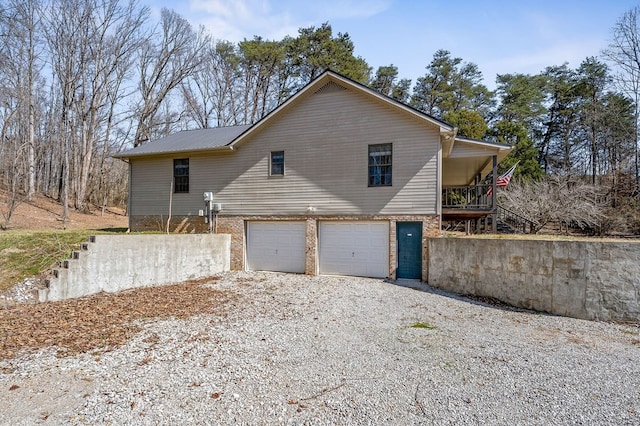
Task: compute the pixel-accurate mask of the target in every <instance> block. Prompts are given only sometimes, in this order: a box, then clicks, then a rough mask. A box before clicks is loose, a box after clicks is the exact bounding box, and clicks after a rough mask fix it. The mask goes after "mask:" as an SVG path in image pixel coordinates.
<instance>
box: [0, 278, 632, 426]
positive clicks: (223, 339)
mask: <svg viewBox="0 0 640 426" xmlns="http://www.w3.org/2000/svg"><path fill="white" fill-rule="evenodd" d="M0 323H2V324H4V325H3V328H2V329H0V334H2V338H0V342H5V343H3V344H4V346H3V350H2V352H0V406H2V407H3V409H2V410H0V424H13V425H23V424H24V425H27V424H40V423H50V424H255V425H267V424H268V425H272V424H282V425H284V424H344V425H349V424H391V425H394V424H398V425H399V424H443V425H445V424H450V425H453V424H492V425H512V424H519V425H540V424H556V425H574V424H599V425H637V424H639V423H640V418H639V417H638V416H639V415H640V413H639V412H640V397H639V394H638V388H639V387H640V336H639V333H638V331H639V330H638V327H636V326H635V325H625V324H612V323H603V322H592V321H582V320H576V319H572V318H562V317H557V316H551V315H543V314H540V313H536V312H531V311H525V310H519V309H513V308H509V307H496V306H491V305H486V304H483V303H478V302H477V301H473V300H469V299H466V298H463V297H460V296H457V295H454V294H450V293H445V292H441V291H438V290H436V289H432V288H430V287H428V286H426V285H424V284H421V283H419V282H417V281H398V282H389V281H385V280H380V279H367V278H357V277H326V276H307V275H300V274H278V273H261V272H251V273H249V272H230V273H225V274H222V275H221V276H219V277H217V278H215V279H210V280H206V279H205V280H200V281H197V282H189V283H185V284H178V285H176V286H168V287H157V288H153V289H138V290H131V291H126V292H122V293H119V294H114V295H106V294H102V295H96V296H92V297H87V298H82V299H77V300H73V301H64V302H54V303H47V304H42V305H32V306H23V307H17V308H12V309H8V310H5V311H0ZM20 340H21V341H22V343H20ZM54 343H57V347H56V346H54V345H53V344H54Z"/></svg>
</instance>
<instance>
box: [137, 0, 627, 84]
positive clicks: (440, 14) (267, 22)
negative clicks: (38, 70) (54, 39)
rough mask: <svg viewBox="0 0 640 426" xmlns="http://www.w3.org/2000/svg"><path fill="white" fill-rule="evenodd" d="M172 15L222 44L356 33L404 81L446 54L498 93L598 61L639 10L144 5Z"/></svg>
mask: <svg viewBox="0 0 640 426" xmlns="http://www.w3.org/2000/svg"><path fill="white" fill-rule="evenodd" d="M141 3H143V4H147V5H148V6H150V7H151V8H152V11H153V13H158V12H159V10H160V8H161V7H169V8H172V9H174V10H176V11H177V12H178V13H180V14H181V15H183V16H184V17H186V18H187V19H188V20H189V21H190V22H191V23H193V24H195V25H204V26H205V27H206V28H207V30H208V31H209V32H210V33H211V34H212V35H213V36H214V37H215V38H217V39H223V40H229V41H234V42H237V41H241V40H242V39H244V38H252V37H253V36H254V35H260V36H262V37H263V38H267V39H276V40H279V39H281V38H282V37H284V36H285V35H291V36H294V37H295V36H296V35H297V30H298V28H300V27H308V26H311V25H314V26H319V25H321V24H322V23H323V22H327V21H328V22H329V23H330V24H331V26H332V27H333V30H334V33H337V32H343V33H345V32H346V33H349V35H350V36H351V39H352V40H353V42H354V45H355V54H356V55H358V56H362V57H363V58H364V59H365V60H366V61H367V62H368V63H369V65H370V66H372V67H373V68H374V70H375V69H376V68H377V67H378V66H381V65H389V64H394V65H396V66H397V67H398V70H399V74H400V76H401V77H406V78H411V79H412V80H413V81H415V79H416V78H417V77H420V76H422V75H424V73H425V66H426V65H427V64H428V63H429V62H430V61H431V59H432V57H433V53H434V52H435V51H436V50H438V49H446V50H449V51H450V52H451V53H452V54H453V55H454V56H456V57H460V58H462V59H463V60H464V61H466V62H473V63H475V64H477V65H478V67H479V68H480V70H481V71H482V73H483V76H484V83H485V84H486V85H487V86H488V87H489V88H494V87H495V76H496V74H507V73H516V72H519V73H526V74H535V73H538V72H540V71H542V70H543V69H544V68H545V67H547V66H551V65H561V64H563V63H564V62H568V63H569V65H570V66H571V67H577V66H578V65H579V64H580V62H582V60H584V59H585V58H586V57H588V56H597V55H599V54H600V52H601V50H602V49H603V48H605V47H606V46H607V44H608V41H609V39H610V37H611V29H612V28H613V26H614V24H615V23H616V21H617V20H618V19H619V18H620V17H621V16H622V15H623V14H624V13H625V12H626V11H628V10H630V9H631V8H633V7H635V6H640V2H639V1H638V0H636V1H631V0H609V1H595V0H582V1H578V0H576V1H574V0H555V1H550V0H539V1H532V0H504V1H503V0H495V1H481V0H478V1H472V0H464V1H463V0H460V1H456V0H448V1H447V0H438V1H436V0H414V1H410V0H342V1H339V0H315V1H314V0H298V1H296V0H188V1H176V0H141Z"/></svg>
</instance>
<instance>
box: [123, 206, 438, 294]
mask: <svg viewBox="0 0 640 426" xmlns="http://www.w3.org/2000/svg"><path fill="white" fill-rule="evenodd" d="M260 220H262V221H265V220H271V221H301V220H304V221H306V240H307V241H306V246H307V248H306V261H305V273H306V274H308V275H315V274H317V273H318V252H317V250H318V222H319V221H339V220H343V221H368V220H386V221H388V222H389V278H391V279H395V278H396V250H397V247H396V223H397V222H422V280H423V281H426V280H427V277H428V274H429V269H428V268H429V248H428V239H429V238H437V237H440V236H441V232H440V217H439V216H438V215H412V216H403V215H393V216H391V215H358V216H351V215H349V216H225V215H220V216H218V218H217V220H215V221H214V224H213V226H212V227H213V228H215V232H217V233H219V234H230V235H231V269H232V270H244V268H245V262H244V258H245V254H244V248H245V223H246V222H247V221H260ZM129 226H130V227H131V230H132V231H164V230H166V226H167V217H164V218H163V217H162V216H132V217H131V218H130V219H129ZM169 230H170V232H179V233H184V232H187V233H201V232H208V231H209V225H208V224H206V223H205V222H204V218H203V217H200V216H173V217H172V218H171V222H170V224H169Z"/></svg>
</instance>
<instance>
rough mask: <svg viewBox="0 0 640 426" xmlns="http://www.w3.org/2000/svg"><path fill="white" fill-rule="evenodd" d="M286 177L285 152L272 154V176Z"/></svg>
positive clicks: (273, 152)
mask: <svg viewBox="0 0 640 426" xmlns="http://www.w3.org/2000/svg"><path fill="white" fill-rule="evenodd" d="M278 175H284V151H272V152H271V176H278Z"/></svg>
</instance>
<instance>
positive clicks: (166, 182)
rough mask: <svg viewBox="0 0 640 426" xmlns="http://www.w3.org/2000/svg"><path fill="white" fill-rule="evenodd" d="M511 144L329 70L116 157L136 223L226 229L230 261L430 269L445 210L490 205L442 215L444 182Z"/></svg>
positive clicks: (297, 267) (356, 269)
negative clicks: (286, 94) (264, 111)
mask: <svg viewBox="0 0 640 426" xmlns="http://www.w3.org/2000/svg"><path fill="white" fill-rule="evenodd" d="M509 150H510V147H509V146H506V145H502V144H495V143H489V142H484V141H477V140H471V139H466V138H461V137H458V136H457V135H456V129H455V128H454V127H452V126H451V125H449V124H447V123H444V122H442V121H440V120H437V119H435V118H433V117H430V116H428V115H426V114H424V113H422V112H419V111H417V110H415V109H412V108H410V107H408V106H407V105H405V104H402V103H400V102H397V101H395V100H393V99H391V98H388V97H386V96H384V95H381V94H380V93H378V92H376V91H373V90H371V89H369V88H367V87H365V86H363V85H361V84H358V83H356V82H354V81H352V80H350V79H348V78H346V77H344V76H341V75H339V74H337V73H334V72H332V71H326V72H324V73H323V74H322V75H320V76H319V77H318V78H316V79H315V80H313V81H311V82H310V83H309V84H308V85H307V86H305V87H304V88H303V89H301V90H300V91H299V92H298V93H296V94H295V95H293V96H292V97H291V98H289V99H288V100H287V101H286V102H284V103H283V104H281V105H280V106H279V107H277V108H276V109H275V110H273V111H272V112H271V113H269V114H268V115H267V116H266V117H264V118H263V119H262V120H260V121H259V122H257V123H256V124H254V125H251V126H236V127H225V128H215V129H204V130H191V131H184V132H179V133H176V134H173V135H171V136H168V137H166V138H163V139H160V140H158V141H154V142H149V143H147V144H145V145H141V146H139V147H136V148H134V149H131V150H129V151H126V152H122V153H120V154H118V155H117V156H116V157H118V158H121V159H123V160H125V161H127V162H128V163H129V170H130V175H129V177H130V178H129V221H130V222H129V225H130V229H131V230H132V231H140V230H150V229H155V230H160V229H165V227H166V225H167V222H168V221H169V217H170V228H171V230H172V231H178V232H207V231H212V232H218V233H228V234H231V241H232V243H231V268H232V269H236V270H244V269H247V270H271V271H284V272H298V273H307V274H341V275H354V276H369V277H390V278H401V277H406V278H422V279H426V273H427V271H426V265H427V262H426V261H425V260H426V256H427V249H426V248H427V245H426V239H427V238H429V237H438V236H440V235H441V231H440V227H441V222H442V219H443V218H446V215H447V214H450V215H454V216H455V217H457V215H460V214H461V213H460V212H461V211H462V210H464V211H463V212H462V216H461V217H464V215H465V214H466V215H470V216H468V217H479V216H486V215H487V214H488V213H491V211H490V210H487V209H486V206H475V207H480V208H465V209H460V208H459V207H472V205H471V204H467V203H466V202H464V203H460V195H459V194H458V198H457V199H458V201H457V202H456V203H454V204H455V205H454V206H453V207H454V209H452V210H451V211H450V212H448V213H447V206H446V205H445V206H443V188H445V187H447V186H454V187H467V186H469V185H474V184H478V183H479V179H480V178H481V177H484V176H486V175H487V174H488V173H490V172H491V171H492V170H495V166H496V164H497V163H498V161H500V160H501V159H502V158H503V157H504V156H505V155H506V154H508V152H509ZM494 175H495V173H494ZM494 180H495V179H494ZM494 185H495V182H494ZM475 188H477V186H476V187H475ZM494 189H495V187H494ZM484 190H486V188H484ZM445 193H446V191H445ZM493 193H494V194H495V190H494V191H493ZM483 194H484V192H483ZM465 197H467V198H468V195H465ZM484 198H485V199H486V198H487V197H486V196H485V197H484ZM488 198H489V199H491V197H488ZM205 199H207V201H205ZM493 205H495V198H494V203H493ZM474 215H475V216H474Z"/></svg>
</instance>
